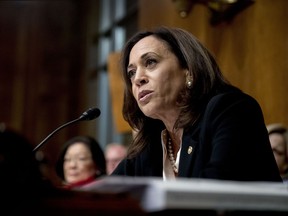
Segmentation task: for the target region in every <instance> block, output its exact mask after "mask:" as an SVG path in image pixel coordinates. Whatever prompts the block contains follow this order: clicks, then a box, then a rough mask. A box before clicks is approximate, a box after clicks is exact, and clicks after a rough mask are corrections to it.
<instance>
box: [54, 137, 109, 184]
mask: <svg viewBox="0 0 288 216" xmlns="http://www.w3.org/2000/svg"><path fill="white" fill-rule="evenodd" d="M56 173H57V175H58V176H59V177H60V178H61V180H62V182H63V185H62V186H63V187H64V188H66V189H74V188H77V187H82V186H85V185H88V184H89V183H92V182H94V181H95V180H96V179H97V178H98V177H100V176H103V175H106V160H105V155H104V152H103V150H102V149H101V147H100V145H99V143H98V142H97V141H96V140H95V139H94V138H93V137H90V136H76V137H73V138H71V139H70V140H68V141H67V142H66V143H65V144H64V145H63V149H62V150H61V152H60V154H59V157H58V160H57V162H56Z"/></svg>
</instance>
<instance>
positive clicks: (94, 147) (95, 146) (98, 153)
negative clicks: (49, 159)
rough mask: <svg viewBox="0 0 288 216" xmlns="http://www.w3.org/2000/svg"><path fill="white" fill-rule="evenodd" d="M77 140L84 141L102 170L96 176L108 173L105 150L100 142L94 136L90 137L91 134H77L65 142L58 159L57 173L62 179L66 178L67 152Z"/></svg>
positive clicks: (97, 165)
mask: <svg viewBox="0 0 288 216" xmlns="http://www.w3.org/2000/svg"><path fill="white" fill-rule="evenodd" d="M77 142H81V143H84V144H85V145H86V146H87V147H88V149H89V150H90V152H91V155H92V159H93V161H94V163H95V165H96V167H97V168H98V170H99V171H100V173H99V174H98V175H97V176H95V177H100V176H102V175H106V160H105V156H104V152H103V150H102V148H101V147H100V145H99V143H98V142H97V141H96V140H95V139H94V138H93V137H90V136H76V137H73V138H71V139H70V140H68V141H67V142H66V143H64V145H63V147H62V150H61V151H60V154H59V156H58V159H57V161H56V173H57V175H58V176H59V177H60V178H61V179H62V180H64V170H63V163H64V157H65V154H66V152H67V150H68V148H69V147H70V146H72V145H74V144H75V143H77Z"/></svg>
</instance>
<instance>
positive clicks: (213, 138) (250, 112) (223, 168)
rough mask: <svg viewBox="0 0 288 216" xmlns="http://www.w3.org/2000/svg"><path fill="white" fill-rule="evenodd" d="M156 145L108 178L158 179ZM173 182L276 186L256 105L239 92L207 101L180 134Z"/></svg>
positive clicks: (126, 161)
mask: <svg viewBox="0 0 288 216" xmlns="http://www.w3.org/2000/svg"><path fill="white" fill-rule="evenodd" d="M159 137H160V134H159ZM159 140H160V139H159ZM159 140H157V141H155V142H154V143H150V144H149V145H147V146H146V147H145V149H144V150H143V151H142V152H141V153H140V154H139V155H138V156H136V157H135V158H132V159H124V160H123V161H122V162H121V163H120V164H119V165H118V167H117V168H116V169H115V170H114V172H113V173H112V175H127V176H155V177H157V176H158V177H159V176H162V171H163V156H162V154H163V153H162V145H161V142H160V141H159ZM178 176H179V177H189V178H210V179H222V180H236V181H282V180H281V177H280V174H279V171H278V167H277V164H276V161H275V159H274V155H273V152H272V150H271V147H270V142H269V137H268V132H267V129H266V125H265V122H264V118H263V113H262V110H261V108H260V106H259V104H258V103H257V101H256V100H255V99H253V98H252V97H251V96H249V95H247V94H245V93H243V92H229V93H224V94H219V95H216V96H214V97H212V99H211V100H210V101H209V103H208V104H207V106H206V108H205V110H203V114H202V115H201V117H200V119H199V120H198V122H197V123H196V124H194V125H193V126H191V127H189V128H186V129H185V130H184V133H183V137H182V148H181V154H180V163H179V175H178Z"/></svg>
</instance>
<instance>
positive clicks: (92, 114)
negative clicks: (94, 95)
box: [33, 108, 101, 152]
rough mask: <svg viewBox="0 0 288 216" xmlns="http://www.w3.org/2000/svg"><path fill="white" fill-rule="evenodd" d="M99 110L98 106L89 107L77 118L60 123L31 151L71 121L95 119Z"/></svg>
mask: <svg viewBox="0 0 288 216" xmlns="http://www.w3.org/2000/svg"><path fill="white" fill-rule="evenodd" d="M100 114H101V112H100V110H99V109H98V108H89V109H88V110H87V111H85V112H84V113H82V115H81V116H80V117H79V118H77V119H74V120H72V121H69V122H67V123H65V124H63V125H61V126H60V127H58V128H56V129H55V130H54V131H52V132H51V133H50V134H49V135H48V136H47V137H46V138H45V139H44V140H42V142H41V143H39V144H38V145H37V146H36V147H35V148H34V149H33V152H35V151H37V150H38V149H39V148H40V147H41V146H42V145H43V144H44V143H46V142H47V140H49V139H50V138H51V137H52V136H53V135H54V134H55V133H56V132H58V131H59V130H61V129H62V128H64V127H66V126H68V125H71V124H73V123H76V122H78V121H85V120H93V119H96V118H97V117H98V116H100Z"/></svg>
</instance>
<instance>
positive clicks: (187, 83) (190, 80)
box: [186, 75, 193, 89]
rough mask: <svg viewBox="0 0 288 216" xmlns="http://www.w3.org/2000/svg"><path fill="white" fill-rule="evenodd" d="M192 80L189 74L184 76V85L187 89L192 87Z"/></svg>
mask: <svg viewBox="0 0 288 216" xmlns="http://www.w3.org/2000/svg"><path fill="white" fill-rule="evenodd" d="M192 82H193V79H192V77H191V76H189V75H188V76H186V86H187V88H188V89H191V88H192Z"/></svg>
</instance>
